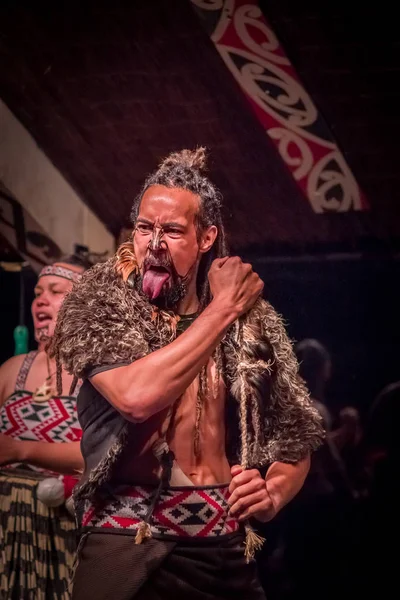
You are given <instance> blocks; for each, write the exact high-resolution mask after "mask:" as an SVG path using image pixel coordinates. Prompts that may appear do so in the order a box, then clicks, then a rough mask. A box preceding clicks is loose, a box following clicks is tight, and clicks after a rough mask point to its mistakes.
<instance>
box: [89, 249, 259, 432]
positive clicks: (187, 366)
mask: <svg viewBox="0 0 400 600" xmlns="http://www.w3.org/2000/svg"><path fill="white" fill-rule="evenodd" d="M209 281H210V288H211V292H212V295H213V300H212V302H211V303H210V305H209V306H208V307H207V308H206V309H205V310H204V311H203V312H202V313H201V315H200V316H199V317H198V318H197V319H196V321H195V322H194V323H193V324H192V325H191V326H190V327H189V328H188V329H187V330H186V331H185V332H184V333H183V334H182V335H181V336H179V338H177V339H176V340H174V341H173V342H172V343H171V344H168V346H166V347H164V348H161V349H160V350H157V351H155V352H152V353H151V354H149V355H148V356H145V357H144V358H141V359H139V360H137V361H135V362H134V363H132V364H131V365H128V366H124V367H119V368H116V369H112V370H109V371H105V372H102V373H98V374H96V375H94V376H93V377H92V378H91V382H92V384H93V385H94V387H95V388H96V389H97V390H98V391H99V392H100V393H101V394H102V395H103V396H104V397H105V398H107V400H108V401H109V402H110V403H111V404H112V405H113V406H114V407H115V408H116V409H117V410H118V411H119V412H121V414H123V416H124V417H125V418H126V419H128V420H130V421H136V422H142V421H145V420H146V419H148V418H149V417H151V416H152V415H154V414H156V413H157V412H159V411H161V410H163V409H164V408H166V407H167V406H170V405H171V404H173V402H175V400H177V398H179V397H180V396H181V395H182V394H183V392H184V391H185V390H186V389H187V388H188V386H189V385H190V384H191V383H192V381H193V380H194V379H195V377H196V376H197V374H198V373H199V372H200V370H201V368H202V366H203V365H204V364H206V362H207V360H208V359H209V358H210V356H211V355H212V353H213V352H214V350H215V348H216V347H217V345H218V343H219V342H220V341H221V339H222V338H223V336H224V335H225V332H226V330H227V328H228V327H229V326H230V325H231V324H232V323H233V322H234V321H235V320H236V319H237V318H238V317H239V316H240V315H242V314H244V313H246V312H247V311H248V310H249V309H250V308H251V307H252V306H253V304H254V303H255V301H256V300H257V298H258V297H259V295H260V293H261V291H262V288H263V283H262V281H261V280H260V278H259V277H258V275H257V274H256V273H254V272H253V270H252V268H251V266H250V265H247V264H243V263H242V261H241V260H240V259H239V258H237V257H232V258H224V259H217V260H215V261H214V263H213V265H212V267H211V269H210V272H209Z"/></svg>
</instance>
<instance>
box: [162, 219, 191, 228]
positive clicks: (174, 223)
mask: <svg viewBox="0 0 400 600" xmlns="http://www.w3.org/2000/svg"><path fill="white" fill-rule="evenodd" d="M162 227H164V229H165V228H166V227H178V228H179V229H185V226H184V225H182V223H177V222H176V221H168V223H163V224H162Z"/></svg>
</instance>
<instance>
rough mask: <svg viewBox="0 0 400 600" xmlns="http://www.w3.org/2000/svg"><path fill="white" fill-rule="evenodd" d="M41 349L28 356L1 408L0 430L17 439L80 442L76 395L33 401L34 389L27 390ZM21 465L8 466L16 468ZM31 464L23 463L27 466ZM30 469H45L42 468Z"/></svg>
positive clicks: (31, 467) (40, 470)
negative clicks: (34, 363)
mask: <svg viewBox="0 0 400 600" xmlns="http://www.w3.org/2000/svg"><path fill="white" fill-rule="evenodd" d="M37 354H38V352H37V351H35V352H29V354H27V355H26V357H25V359H24V361H23V364H22V366H21V369H20V371H19V373H18V377H17V380H16V384H15V391H14V393H13V394H11V396H9V397H8V398H7V400H6V402H5V403H4V405H3V406H2V408H1V409H0V433H3V434H5V435H9V436H11V437H13V438H15V439H18V440H25V441H36V442H50V443H62V442H79V441H80V439H81V437H82V429H81V427H80V425H79V421H78V414H77V407H76V396H52V397H51V398H50V399H49V400H46V401H34V400H33V392H31V391H27V390H26V389H25V382H26V378H27V376H28V373H29V370H30V368H31V366H32V363H33V361H34V360H35V358H36V356H37ZM18 466H22V465H16V464H13V465H9V467H12V468H16V467H18ZM27 467H28V465H23V468H24V469H26V468H27ZM29 468H30V469H32V470H35V471H39V472H46V471H44V470H43V469H40V468H39V467H34V466H32V465H29Z"/></svg>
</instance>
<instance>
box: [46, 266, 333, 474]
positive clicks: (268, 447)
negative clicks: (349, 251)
mask: <svg viewBox="0 0 400 600" xmlns="http://www.w3.org/2000/svg"><path fill="white" fill-rule="evenodd" d="M116 265H117V258H116V257H114V258H112V259H110V260H108V261H107V262H106V263H102V264H98V265H96V266H95V267H93V268H92V269H91V270H90V271H87V272H86V273H84V275H83V277H82V279H81V281H80V282H79V283H78V284H76V285H75V286H74V288H73V290H72V292H71V293H70V294H69V295H68V296H67V297H66V299H65V301H64V303H63V305H62V308H61V310H60V313H59V316H58V320H57V327H56V331H55V334H54V337H53V339H52V342H51V345H50V348H49V350H50V353H51V354H52V355H53V356H55V357H56V360H57V362H58V363H59V364H62V365H63V366H64V368H65V369H66V370H67V371H68V372H69V373H71V374H73V375H75V376H76V377H84V376H85V373H86V372H87V370H88V369H89V368H94V367H96V366H100V365H112V364H115V363H118V362H126V361H128V362H133V361H134V360H137V359H140V358H141V357H143V356H146V355H147V354H149V353H150V352H152V351H154V350H157V349H158V348H161V347H163V346H165V345H167V344H168V343H170V342H171V341H172V340H173V339H175V336H176V319H175V318H174V315H172V314H168V313H165V312H162V311H159V312H155V311H154V307H153V306H152V305H150V304H149V302H148V301H147V299H146V298H145V297H144V296H143V295H142V294H141V293H140V292H138V291H137V290H135V287H134V285H129V279H130V278H129V279H128V281H127V282H125V281H124V280H123V278H122V276H121V274H118V273H117V270H116ZM216 357H217V359H218V360H217V364H218V365H219V366H220V369H222V371H223V372H222V373H221V375H222V376H223V377H224V380H225V383H226V386H227V392H228V395H229V397H230V402H232V399H233V401H234V402H235V403H236V405H237V409H236V411H235V413H236V415H237V417H236V423H231V422H230V421H229V422H228V428H231V427H237V429H238V433H239V440H240V443H239V444H238V445H237V446H238V447H237V448H236V449H235V450H236V460H239V461H240V463H241V464H242V466H243V467H245V468H248V467H263V466H267V465H268V464H270V463H271V462H273V461H275V460H279V461H283V462H297V461H298V460H300V459H301V458H303V457H304V456H305V455H306V454H307V453H308V452H310V451H312V450H315V449H316V448H317V447H318V446H319V445H320V443H321V441H322V438H323V430H322V426H321V419H320V417H319V414H318V412H317V411H316V410H315V408H313V406H312V404H311V403H310V400H309V396H308V392H307V390H306V388H305V386H304V384H303V382H302V381H301V379H300V377H299V375H298V364H297V361H296V358H295V355H294V352H293V349H292V345H291V343H290V341H289V339H288V337H287V334H286V331H285V328H284V325H283V322H282V319H281V318H280V316H279V315H278V314H277V313H276V312H275V310H274V309H273V308H272V306H271V305H270V304H269V303H267V302H265V301H264V300H261V299H260V300H259V301H258V302H257V303H256V305H255V306H254V307H253V309H252V310H251V311H250V312H249V313H248V314H247V315H245V317H243V318H241V319H239V320H238V321H236V322H235V323H234V325H233V326H232V327H231V328H230V329H229V331H228V333H227V334H226V336H225V338H224V339H223V341H222V343H221V345H220V347H219V348H218V349H217V351H216ZM194 409H195V407H194ZM199 411H200V409H199V407H197V412H198V418H200V416H201V413H200V412H199ZM106 462H107V470H108V469H109V468H111V466H112V465H111V464H109V463H110V461H109V460H107V461H106ZM111 462H112V461H111ZM99 467H100V472H102V465H99ZM93 483H95V482H93Z"/></svg>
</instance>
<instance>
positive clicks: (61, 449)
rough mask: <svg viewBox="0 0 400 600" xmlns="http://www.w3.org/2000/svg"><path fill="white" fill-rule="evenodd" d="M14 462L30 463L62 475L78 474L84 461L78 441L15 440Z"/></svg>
mask: <svg viewBox="0 0 400 600" xmlns="http://www.w3.org/2000/svg"><path fill="white" fill-rule="evenodd" d="M16 444H18V446H17V453H18V456H17V457H16V458H17V460H16V462H23V463H26V464H31V465H34V466H36V467H41V468H42V469H48V470H49V471H55V472H56V473H61V474H63V475H79V474H80V472H81V471H82V470H83V467H84V462H83V458H82V454H81V449H80V442H68V443H67V442H65V443H59V444H57V443H48V442H28V441H18V442H16Z"/></svg>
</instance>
